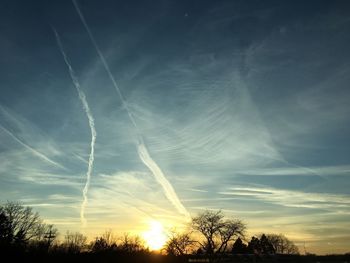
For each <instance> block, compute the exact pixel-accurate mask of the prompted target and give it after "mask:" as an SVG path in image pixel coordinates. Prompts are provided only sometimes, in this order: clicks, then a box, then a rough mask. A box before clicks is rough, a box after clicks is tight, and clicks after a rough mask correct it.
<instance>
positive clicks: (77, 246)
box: [62, 231, 87, 254]
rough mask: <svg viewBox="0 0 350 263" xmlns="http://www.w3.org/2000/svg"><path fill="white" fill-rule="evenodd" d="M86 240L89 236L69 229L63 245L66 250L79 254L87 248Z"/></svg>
mask: <svg viewBox="0 0 350 263" xmlns="http://www.w3.org/2000/svg"><path fill="white" fill-rule="evenodd" d="M86 240H87V237H86V236H84V235H83V234H81V233H79V232H75V233H72V232H69V231H67V233H66V235H65V236H64V241H63V244H62V246H63V248H64V249H65V251H66V252H68V253H72V254H77V253H80V252H82V251H83V249H85V247H86Z"/></svg>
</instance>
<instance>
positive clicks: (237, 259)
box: [0, 253, 350, 263]
mask: <svg viewBox="0 0 350 263" xmlns="http://www.w3.org/2000/svg"><path fill="white" fill-rule="evenodd" d="M0 261H1V262H53V263H56V262H60V263H69V262H74V263H76V262H85V263H93V262H96V263H97V262H98V263H105V262H106V263H107V262H108V263H109V262H126V263H129V262H130V263H131V262H135V263H136V262H144V263H147V262H149V263H185V262H186V263H187V262H189V263H195V262H208V263H209V262H226V263H229V262H233V263H258V262H262V263H270V262H271V263H279V262H281V263H282V262H283V263H298V262H300V263H350V255H329V256H292V255H273V256H272V255H265V256H257V255H234V256H232V255H229V256H225V257H223V258H221V259H218V258H217V259H209V258H208V257H197V256H183V257H172V256H163V255H156V254H143V255H119V254H113V253H95V254H92V253H82V254H75V255H74V254H73V255H72V254H71V255H67V254H46V255H42V254H41V255H37V254H21V255H19V254H17V255H12V256H10V257H8V258H5V257H2V259H0Z"/></svg>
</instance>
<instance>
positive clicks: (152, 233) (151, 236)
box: [143, 220, 167, 250]
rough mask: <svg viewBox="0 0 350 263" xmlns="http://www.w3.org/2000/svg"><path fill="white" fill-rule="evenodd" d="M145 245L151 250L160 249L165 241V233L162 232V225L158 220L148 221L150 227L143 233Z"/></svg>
mask: <svg viewBox="0 0 350 263" xmlns="http://www.w3.org/2000/svg"><path fill="white" fill-rule="evenodd" d="M143 238H144V239H145V241H146V243H147V245H148V246H149V248H150V249H151V250H159V249H161V248H162V247H163V246H164V244H165V242H166V239H167V237H166V235H165V233H164V228H163V225H162V224H161V223H160V222H159V221H155V220H152V221H151V222H150V228H149V230H148V231H146V232H144V233H143Z"/></svg>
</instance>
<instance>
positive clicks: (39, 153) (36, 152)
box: [0, 124, 66, 170]
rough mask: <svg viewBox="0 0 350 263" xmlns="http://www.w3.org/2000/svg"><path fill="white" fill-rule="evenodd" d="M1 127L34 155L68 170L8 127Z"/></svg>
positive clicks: (0, 126)
mask: <svg viewBox="0 0 350 263" xmlns="http://www.w3.org/2000/svg"><path fill="white" fill-rule="evenodd" d="M0 128H1V129H2V130H3V131H5V132H6V133H7V134H8V135H10V136H11V137H12V138H13V139H14V140H15V141H16V142H18V143H19V144H20V145H22V146H23V147H24V148H26V149H28V150H29V151H30V152H31V153H33V154H34V155H36V156H37V157H39V158H40V159H42V160H44V161H46V162H48V163H50V164H52V165H54V166H56V167H59V168H61V169H64V170H66V168H65V167H64V166H62V165H61V164H59V163H56V162H55V161H53V160H51V159H50V158H48V157H47V156H45V155H44V154H42V153H41V152H38V151H37V150H35V149H34V148H32V147H30V146H29V145H28V144H26V143H24V142H22V141H21V140H20V139H18V138H17V137H16V136H15V135H14V134H13V133H12V132H10V131H9V130H8V129H6V128H5V127H4V126H2V125H1V124H0Z"/></svg>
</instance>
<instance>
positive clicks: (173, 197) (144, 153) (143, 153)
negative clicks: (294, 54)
mask: <svg viewBox="0 0 350 263" xmlns="http://www.w3.org/2000/svg"><path fill="white" fill-rule="evenodd" d="M72 2H73V4H74V7H75V9H76V11H77V13H78V15H79V17H80V20H81V22H82V23H83V25H84V27H85V29H86V31H87V33H88V35H89V37H90V40H91V42H92V44H93V45H94V47H95V49H96V52H97V54H98V56H99V58H100V60H101V61H102V64H103V66H104V68H105V70H106V71H107V74H108V76H109V78H110V80H111V81H112V83H113V86H114V88H115V90H116V92H117V94H118V95H119V98H120V100H121V102H122V104H123V106H124V108H125V110H126V112H127V114H128V116H129V119H130V121H131V123H132V124H133V126H134V127H135V129H136V132H137V134H138V145H137V149H138V154H139V157H140V159H141V161H142V162H143V163H144V164H145V166H146V167H148V169H149V170H150V171H151V172H152V174H153V176H154V178H155V179H156V181H157V182H158V183H159V184H160V185H161V186H162V188H163V191H164V193H165V196H166V197H167V198H168V199H169V201H170V202H171V203H172V204H173V205H174V206H175V207H176V209H177V210H178V211H179V212H180V213H181V214H184V215H185V217H186V219H190V214H189V213H188V211H187V210H186V208H185V207H184V206H183V204H182V203H181V201H180V199H179V197H178V196H177V194H176V192H175V190H174V188H173V187H172V185H171V184H170V182H169V181H168V180H167V179H166V177H165V176H164V173H163V172H162V170H161V169H160V167H159V166H158V164H157V163H156V162H155V161H154V160H153V159H152V157H151V156H150V155H149V153H148V150H147V147H146V145H145V143H144V141H143V138H142V135H141V133H140V131H139V129H138V127H137V125H136V122H135V118H134V116H133V115H132V112H131V110H130V109H129V106H128V104H127V103H126V101H125V99H124V96H123V94H122V92H121V90H120V89H119V86H118V84H117V82H116V80H115V78H114V76H113V74H112V72H111V70H110V68H109V66H108V63H107V61H106V59H105V57H104V56H103V54H102V52H101V50H100V48H99V46H98V45H97V42H96V40H95V38H94V36H93V34H92V32H91V30H90V28H89V26H88V24H87V22H86V20H85V17H84V15H83V13H82V12H81V10H80V8H79V5H78V3H77V1H76V0H72Z"/></svg>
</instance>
